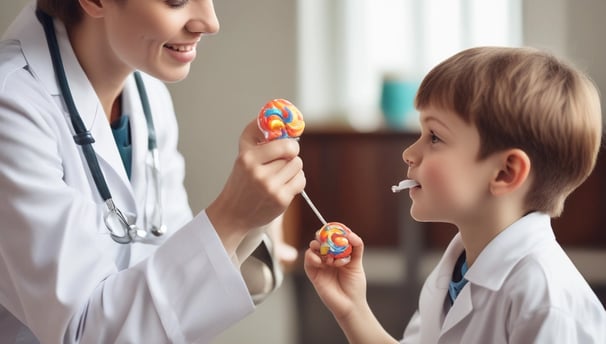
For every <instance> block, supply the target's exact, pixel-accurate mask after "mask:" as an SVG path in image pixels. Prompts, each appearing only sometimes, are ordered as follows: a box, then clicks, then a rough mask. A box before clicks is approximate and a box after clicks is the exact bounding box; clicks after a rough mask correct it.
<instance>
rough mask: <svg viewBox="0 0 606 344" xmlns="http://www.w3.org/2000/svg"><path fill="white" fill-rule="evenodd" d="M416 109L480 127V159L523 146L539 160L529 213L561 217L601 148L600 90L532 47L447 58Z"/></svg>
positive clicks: (432, 76)
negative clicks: (450, 114) (449, 113)
mask: <svg viewBox="0 0 606 344" xmlns="http://www.w3.org/2000/svg"><path fill="white" fill-rule="evenodd" d="M415 106H416V107H417V108H418V109H420V110H422V109H423V108H427V107H429V106H432V107H437V108H440V109H443V110H449V111H453V112H455V113H456V114H457V115H458V116H460V117H461V118H462V119H463V120H465V121H466V122H467V123H472V124H474V125H475V126H476V127H477V128H478V132H479V134H480V139H481V148H480V152H479V159H483V158H485V157H487V156H488V155H490V154H491V153H494V152H498V151H502V150H505V149H509V148H519V149H521V150H523V151H524V152H526V154H528V156H529V158H530V161H531V176H532V185H531V188H530V190H529V192H528V195H527V197H526V206H527V207H528V210H529V211H542V212H545V213H548V214H550V215H551V216H554V217H555V216H559V215H560V214H561V212H562V210H563V207H564V201H565V199H566V197H567V196H568V195H569V194H570V193H571V192H572V191H573V190H574V189H576V188H577V187H578V186H579V185H580V184H581V183H582V182H583V181H584V180H585V179H586V178H587V177H588V176H589V174H590V173H591V171H592V170H593V167H594V166H595V161H596V158H597V154H598V151H599V148H600V141H601V136H602V114H601V109H600V99H599V94H598V90H597V88H596V87H595V86H594V84H593V82H592V81H591V80H590V79H589V77H587V76H586V75H585V74H583V73H582V72H580V71H578V70H577V69H575V68H574V67H572V66H571V65H569V64H566V63H564V62H562V61H560V60H559V59H557V58H556V57H554V56H553V55H551V54H548V53H546V52H544V51H540V50H536V49H532V48H504V47H479V48H472V49H468V50H464V51H462V52H460V53H458V54H456V55H454V56H452V57H450V58H449V59H447V60H445V61H444V62H442V63H440V64H439V65H438V66H436V67H435V68H434V69H433V70H431V71H430V72H429V74H428V75H427V76H426V77H425V79H424V80H423V82H422V83H421V85H420V87H419V91H418V93H417V97H416V99H415Z"/></svg>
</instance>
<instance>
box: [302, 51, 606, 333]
mask: <svg viewBox="0 0 606 344" xmlns="http://www.w3.org/2000/svg"><path fill="white" fill-rule="evenodd" d="M415 106H416V107H417V109H419V111H420V121H421V136H420V138H419V139H418V140H417V141H416V142H415V143H414V144H413V145H412V146H410V147H408V148H407V149H406V150H405V151H404V152H403V154H402V157H403V160H404V162H405V163H406V164H407V165H408V178H410V179H414V180H416V181H417V182H418V184H419V185H418V186H416V187H414V188H412V189H411V190H410V197H411V199H412V207H411V209H410V213H411V215H412V217H413V218H414V219H415V220H417V221H423V222H425V221H438V222H448V223H452V224H454V225H456V226H457V228H458V234H457V235H456V236H455V237H454V238H453V239H452V241H451V243H450V244H449V246H448V248H447V249H446V251H445V253H444V255H443V257H442V259H441V261H440V262H439V264H438V265H437V267H436V268H435V269H434V271H433V272H432V273H431V274H430V275H429V277H428V278H427V280H426V281H425V284H424V286H423V289H422V291H421V296H420V300H419V309H418V311H417V312H416V313H415V315H414V316H413V318H412V319H411V320H410V323H409V324H408V326H407V328H406V330H405V332H404V338H403V340H402V341H401V343H482V344H484V343H583V344H586V343H601V344H603V343H606V311H605V310H604V307H603V306H602V304H601V303H600V301H599V300H598V298H597V297H596V295H595V294H594V293H593V292H592V290H591V289H590V287H589V285H588V284H587V282H586V281H585V280H584V278H583V277H582V276H581V274H580V273H579V272H578V271H577V269H576V268H575V267H574V265H573V264H572V262H571V261H570V259H569V258H568V257H567V256H566V253H565V252H564V251H563V250H562V248H561V247H560V245H559V244H558V243H557V241H556V239H555V237H554V234H553V231H552V228H551V224H550V218H551V217H557V216H559V215H560V213H561V212H562V209H563V206H564V200H565V199H566V197H567V196H568V195H569V194H570V193H571V192H572V191H573V190H574V189H575V188H577V187H578V186H579V185H580V184H581V183H582V182H583V181H584V180H585V179H586V178H587V176H589V174H590V173H591V171H592V169H593V167H594V165H595V161H596V156H597V154H598V150H599V147H600V140H601V135H602V120H601V110H600V102H599V97H598V92H597V90H596V88H595V87H594V86H593V84H592V82H591V81H590V80H589V79H588V78H587V77H586V76H585V75H583V74H582V73H581V72H579V71H578V70H576V69H574V68H573V67H571V66H569V65H567V64H564V63H562V62H561V61H559V60H558V59H556V58H555V57H553V56H551V55H548V54H546V53H544V52H541V51H537V50H533V49H527V48H498V47H482V48H474V49H469V50H465V51H463V52H460V53H458V54H456V55H454V56H452V57H451V58H449V59H447V60H446V61H444V62H443V63H441V64H440V65H438V66H437V67H435V68H434V69H433V70H432V71H431V72H430V73H429V74H428V75H427V76H426V77H425V79H424V80H423V82H422V84H421V86H420V88H419V91H418V94H417V97H416V100H415ZM348 238H349V239H350V242H351V245H352V246H353V253H352V256H351V260H350V261H349V263H348V262H347V261H346V260H332V259H328V260H325V261H324V262H323V261H322V259H321V258H320V256H319V253H318V248H319V242H317V241H315V240H314V241H312V242H311V243H310V249H309V250H307V252H306V254H305V271H306V273H307V276H308V277H309V279H310V280H311V282H312V283H313V285H314V287H315V289H316V291H317V293H318V294H319V296H320V298H321V299H322V301H323V302H324V304H325V305H326V306H327V307H328V308H329V309H330V310H331V312H332V313H333V315H334V317H335V318H336V320H337V322H338V324H339V326H340V327H341V328H342V330H343V332H344V333H345V335H346V336H347V338H348V340H349V341H350V343H372V344H377V343H396V342H397V341H396V340H395V339H393V338H392V337H391V336H390V335H389V334H388V333H387V332H386V331H385V330H384V329H383V328H382V327H381V325H380V324H379V323H378V321H377V319H376V318H375V316H374V315H373V313H372V311H371V310H370V308H369V305H368V303H367V301H366V281H365V275H364V270H363V267H362V254H363V247H364V245H363V243H362V240H361V239H360V238H359V237H358V236H356V235H355V234H351V235H349V237H348Z"/></svg>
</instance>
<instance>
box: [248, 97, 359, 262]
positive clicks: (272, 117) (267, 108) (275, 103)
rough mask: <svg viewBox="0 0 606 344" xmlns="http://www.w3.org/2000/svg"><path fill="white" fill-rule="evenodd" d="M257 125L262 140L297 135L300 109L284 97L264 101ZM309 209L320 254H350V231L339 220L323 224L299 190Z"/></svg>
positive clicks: (301, 122)
mask: <svg viewBox="0 0 606 344" xmlns="http://www.w3.org/2000/svg"><path fill="white" fill-rule="evenodd" d="M257 124H258V125H259V129H261V131H262V132H263V134H264V136H265V140H266V141H271V140H275V139H282V138H298V137H299V136H301V134H303V130H304V129H305V121H304V120H303V115H302V114H301V111H299V109H297V108H296V107H295V106H294V105H293V104H292V103H291V102H289V101H288V100H285V99H274V100H271V101H269V102H267V103H266V104H265V105H264V106H263V107H262V108H261V111H259V115H258V116H257ZM301 196H303V198H304V199H305V201H306V202H307V204H308V205H309V207H310V208H311V210H312V211H313V212H314V214H316V216H317V217H318V219H319V220H320V222H322V225H323V226H322V228H320V229H319V230H318V231H317V232H316V239H317V240H318V241H320V243H321V247H320V254H321V255H322V256H331V257H333V258H335V259H339V258H346V257H349V255H350V254H351V246H350V245H349V241H348V240H347V238H345V235H346V234H347V233H349V232H350V229H349V228H347V226H345V225H344V224H342V223H339V222H330V223H327V222H326V220H324V217H322V215H321V214H320V212H319V211H318V209H317V208H316V206H315V205H314V204H313V202H312V201H311V199H310V198H309V196H307V194H306V193H305V190H304V191H302V192H301Z"/></svg>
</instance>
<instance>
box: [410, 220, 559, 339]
mask: <svg viewBox="0 0 606 344" xmlns="http://www.w3.org/2000/svg"><path fill="white" fill-rule="evenodd" d="M544 240H555V236H554V234H553V231H552V229H551V225H550V217H549V216H548V215H546V214H543V213H531V214H529V215H527V216H525V217H523V218H521V219H519V220H518V221H516V222H515V223H513V224H512V225H511V226H509V227H508V228H506V229H505V230H504V231H503V232H501V233H500V234H499V235H498V236H497V237H495V238H494V239H493V240H492V241H491V242H490V243H489V244H488V245H487V246H486V247H485V248H484V250H482V252H481V253H480V255H479V256H478V259H476V261H475V262H474V264H473V265H472V266H471V267H470V268H469V270H468V271H467V273H466V274H465V278H466V279H467V280H468V283H467V284H466V285H465V286H464V287H463V289H462V290H461V292H460V294H459V296H457V300H456V302H455V303H454V304H453V305H452V307H450V309H449V310H448V312H445V311H444V310H445V307H446V308H448V306H447V305H445V302H449V301H448V300H446V298H447V297H446V295H447V291H448V284H449V283H450V281H451V279H452V272H453V269H454V266H455V263H456V261H457V259H458V257H459V256H460V255H461V253H462V252H463V250H464V246H463V241H462V239H461V235H460V233H457V234H456V235H455V236H454V238H453V239H452V240H451V242H450V244H449V245H448V247H447V248H446V250H445V251H444V254H443V256H442V258H441V260H440V262H439V263H438V269H436V270H434V271H433V272H432V273H431V275H430V276H429V277H428V278H427V281H426V283H425V286H424V288H423V290H422V291H421V297H420V300H419V308H420V309H421V310H422V312H423V322H424V325H423V328H422V332H423V333H422V336H423V338H425V339H427V342H437V340H438V336H439V334H444V333H445V332H447V331H449V330H450V329H452V328H453V327H454V326H456V325H457V324H459V323H460V322H461V321H462V320H464V319H465V318H466V317H467V316H468V315H470V314H471V312H472V311H473V309H474V306H475V307H477V306H479V305H474V303H473V298H472V291H473V289H474V288H478V287H483V288H487V289H490V290H495V291H496V290H499V289H500V288H501V286H502V285H503V283H504V282H505V279H506V277H507V275H509V273H510V272H511V270H512V269H513V268H514V266H515V265H516V264H517V263H518V262H519V261H520V260H521V259H522V258H523V257H524V256H525V254H526V253H527V252H528V251H529V250H530V249H531V248H532V247H535V246H536V245H537V244H539V243H540V242H542V241H544ZM424 342H425V341H424Z"/></svg>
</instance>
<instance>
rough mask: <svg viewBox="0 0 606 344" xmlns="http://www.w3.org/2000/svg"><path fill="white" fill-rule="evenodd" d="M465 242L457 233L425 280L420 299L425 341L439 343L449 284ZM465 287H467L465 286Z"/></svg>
mask: <svg viewBox="0 0 606 344" xmlns="http://www.w3.org/2000/svg"><path fill="white" fill-rule="evenodd" d="M463 249H464V247H463V242H462V241H461V237H460V234H458V233H457V235H455V237H454V238H453V239H452V241H451V242H450V244H449V245H448V247H447V248H446V251H445V252H444V255H443V256H442V259H441V260H440V262H439V263H438V265H437V266H436V268H435V269H434V270H433V271H432V273H431V274H430V275H429V277H428V278H427V280H426V281H425V285H424V287H423V289H422V290H421V296H420V299H419V311H420V313H421V319H422V320H421V337H422V342H423V343H437V341H438V338H439V334H440V333H441V332H442V328H443V324H444V312H445V310H444V303H445V302H447V301H446V297H447V294H448V285H449V283H450V281H451V279H452V271H453V269H454V266H455V264H456V261H457V259H458V258H459V256H460V255H461V253H462V252H463ZM464 289H465V288H464Z"/></svg>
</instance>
